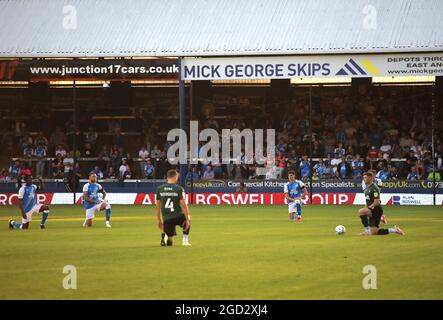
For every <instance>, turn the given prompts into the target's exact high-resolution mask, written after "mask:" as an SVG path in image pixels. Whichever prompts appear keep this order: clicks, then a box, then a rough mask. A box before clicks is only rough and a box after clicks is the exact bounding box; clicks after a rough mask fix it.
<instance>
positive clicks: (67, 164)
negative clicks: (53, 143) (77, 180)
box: [63, 156, 74, 178]
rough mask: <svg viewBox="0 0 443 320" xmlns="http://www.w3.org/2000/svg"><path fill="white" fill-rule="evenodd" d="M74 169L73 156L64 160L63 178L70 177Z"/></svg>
mask: <svg viewBox="0 0 443 320" xmlns="http://www.w3.org/2000/svg"><path fill="white" fill-rule="evenodd" d="M73 169H74V158H72V157H71V156H68V157H66V158H64V159H63V176H64V177H65V178H66V177H69V176H70V174H71V172H72V171H73Z"/></svg>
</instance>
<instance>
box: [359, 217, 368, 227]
mask: <svg viewBox="0 0 443 320" xmlns="http://www.w3.org/2000/svg"><path fill="white" fill-rule="evenodd" d="M360 219H361V223H362V225H363V227H365V228H367V227H369V219H368V216H360Z"/></svg>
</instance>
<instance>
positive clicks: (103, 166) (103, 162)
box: [94, 153, 115, 171]
mask: <svg viewBox="0 0 443 320" xmlns="http://www.w3.org/2000/svg"><path fill="white" fill-rule="evenodd" d="M107 166H108V165H107V162H106V160H105V159H103V154H101V153H100V154H99V155H98V157H97V160H95V163H94V167H99V168H100V170H101V171H106V167H107ZM114 171H115V170H114Z"/></svg>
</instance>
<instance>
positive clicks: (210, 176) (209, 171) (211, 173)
mask: <svg viewBox="0 0 443 320" xmlns="http://www.w3.org/2000/svg"><path fill="white" fill-rule="evenodd" d="M214 177H215V175H214V171H212V167H211V166H207V167H206V170H205V172H204V173H203V177H202V180H211V179H214Z"/></svg>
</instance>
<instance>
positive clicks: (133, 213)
mask: <svg viewBox="0 0 443 320" xmlns="http://www.w3.org/2000/svg"><path fill="white" fill-rule="evenodd" d="M303 210H304V221H303V222H302V223H291V222H289V220H288V216H287V213H286V211H287V209H286V206H249V207H247V206H217V207H216V206H212V207H197V206H196V207H191V214H192V220H193V222H192V223H193V225H192V230H191V236H190V240H191V243H192V245H193V246H192V247H182V246H181V233H180V232H178V233H179V236H178V237H177V238H176V245H175V246H174V247H160V245H159V242H160V236H159V231H158V229H157V228H156V223H155V218H154V213H153V207H147V206H143V207H142V206H113V212H112V214H113V218H112V225H113V228H112V229H106V228H105V227H104V218H103V214H100V215H99V216H98V217H97V218H96V221H95V225H94V227H93V228H90V229H84V228H82V227H81V225H82V223H83V219H84V210H83V208H82V207H80V206H76V207H74V206H52V208H51V215H50V217H49V219H48V223H47V227H48V228H47V229H46V230H40V229H39V228H38V224H39V223H38V222H39V219H40V217H39V216H36V217H34V221H33V222H32V223H31V228H30V229H29V230H9V229H8V228H7V221H8V219H10V218H17V217H18V210H17V208H13V207H10V208H8V207H1V208H0V299H291V300H292V299H443V273H442V267H443V209H442V208H441V207H412V206H411V207H406V206H402V207H400V206H394V207H386V208H385V211H386V213H387V217H388V218H389V219H390V223H397V224H399V225H401V226H402V227H403V228H404V230H405V231H406V233H407V234H406V236H404V237H401V236H398V235H388V236H372V237H360V236H358V235H357V234H358V233H359V232H360V231H361V226H360V220H359V219H358V217H357V214H356V211H357V207H353V206H305V207H304V209H303ZM338 224H343V225H345V226H346V227H347V233H346V235H344V236H337V235H335V233H334V228H335V226H336V225H338ZM178 231H179V230H178ZM177 244H178V245H177ZM65 265H74V266H76V268H77V272H78V289H77V290H65V289H63V287H62V281H63V278H64V277H65V276H66V275H65V274H63V273H62V270H63V267H64V266H65ZM365 265H374V266H375V267H376V268H377V285H378V288H377V290H364V289H363V288H362V280H363V277H364V276H365V275H364V274H363V273H362V269H363V267H364V266H365Z"/></svg>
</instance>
